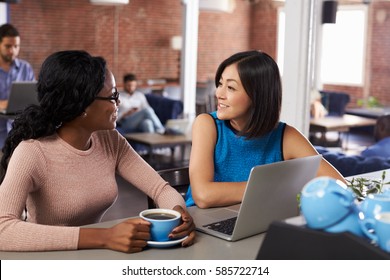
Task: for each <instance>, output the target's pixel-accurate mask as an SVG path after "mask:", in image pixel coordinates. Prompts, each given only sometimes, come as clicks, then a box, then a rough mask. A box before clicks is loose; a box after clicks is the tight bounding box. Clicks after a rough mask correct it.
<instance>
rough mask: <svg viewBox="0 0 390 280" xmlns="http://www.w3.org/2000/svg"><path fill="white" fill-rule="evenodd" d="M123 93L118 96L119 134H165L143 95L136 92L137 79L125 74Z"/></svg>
mask: <svg viewBox="0 0 390 280" xmlns="http://www.w3.org/2000/svg"><path fill="white" fill-rule="evenodd" d="M123 87H124V91H123V92H121V95H120V101H121V102H120V104H119V115H118V130H119V131H120V132H121V133H131V132H149V133H155V132H157V133H161V134H163V133H164V132H165V128H164V126H163V124H162V123H161V121H160V119H159V118H158V116H157V115H156V113H155V112H154V110H153V108H152V107H151V106H150V105H149V103H148V101H147V100H146V97H145V95H144V94H143V93H142V92H140V91H137V77H136V76H135V75H134V74H132V73H129V74H126V75H125V76H124V77H123Z"/></svg>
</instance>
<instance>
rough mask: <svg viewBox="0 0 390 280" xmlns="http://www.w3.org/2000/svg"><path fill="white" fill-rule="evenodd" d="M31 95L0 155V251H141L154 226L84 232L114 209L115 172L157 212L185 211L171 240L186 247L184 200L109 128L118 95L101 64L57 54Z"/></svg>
mask: <svg viewBox="0 0 390 280" xmlns="http://www.w3.org/2000/svg"><path fill="white" fill-rule="evenodd" d="M37 89H38V100H39V105H30V106H29V107H27V108H26V109H25V110H24V111H23V112H22V113H21V114H20V116H19V117H18V118H17V119H15V122H14V123H13V128H12V130H11V131H10V133H9V135H8V137H7V139H6V142H5V146H4V148H3V155H2V158H1V169H2V170H3V171H4V172H3V174H4V176H3V177H1V178H0V183H1V188H0V251H53V250H76V249H93V248H95V249H103V248H104V249H111V250H116V251H120V252H127V253H132V252H139V251H142V250H143V249H144V248H145V247H146V245H147V240H148V239H149V238H150V223H149V222H146V221H144V220H142V219H140V218H131V219H126V220H124V221H121V222H119V223H117V224H116V225H114V226H112V227H111V228H93V227H89V226H87V227H81V226H82V225H88V224H93V223H98V222H100V220H101V218H102V216H103V215H104V213H105V212H106V211H107V209H108V208H109V207H110V206H111V205H112V204H113V203H114V202H115V200H116V198H117V196H118V186H117V183H116V179H115V178H116V177H115V175H116V174H118V175H120V176H121V177H123V179H125V180H126V181H127V182H129V183H131V184H132V185H134V186H135V187H136V188H138V189H140V190H141V191H143V192H144V193H145V194H146V195H148V196H150V197H151V198H152V199H153V200H154V201H156V202H157V204H158V205H159V206H160V207H161V208H170V209H175V210H178V211H179V212H180V213H182V221H183V223H182V224H181V225H179V226H178V227H176V229H174V230H173V231H172V233H171V234H170V236H171V237H172V238H182V237H184V236H187V235H189V238H187V239H186V240H184V241H183V242H182V246H189V245H191V244H192V243H193V241H194V238H195V232H194V229H195V225H194V223H193V222H192V219H191V216H190V215H189V214H188V212H187V211H186V209H185V206H184V205H185V203H184V200H183V198H182V196H181V195H180V194H179V193H178V192H177V191H176V190H175V189H173V188H172V187H171V186H169V184H168V183H167V182H166V181H164V180H163V179H162V178H161V177H160V176H159V175H158V174H157V172H156V171H155V170H153V169H152V168H151V167H150V165H148V164H147V163H146V162H145V161H144V160H143V159H142V158H141V157H139V156H138V154H137V153H136V152H135V151H134V150H133V148H132V147H131V146H130V145H129V143H128V142H127V141H126V139H124V138H123V137H122V136H121V135H120V134H119V133H118V131H116V130H115V127H116V119H117V111H118V109H117V106H118V104H119V102H120V101H119V93H118V92H117V90H116V83H115V78H114V76H113V74H112V72H111V71H110V70H109V69H108V68H107V64H106V61H105V60H104V59H103V58H102V57H92V56H91V55H89V54H88V53H86V52H84V51H61V52H57V53H54V54H52V55H50V56H49V57H48V58H47V59H46V60H45V61H44V62H43V64H42V67H41V70H40V73H39V79H38V84H37ZM53 89H55V90H53ZM24 209H26V213H27V215H26V216H25V217H23V218H24V220H22V213H23V212H24V211H23V210H24Z"/></svg>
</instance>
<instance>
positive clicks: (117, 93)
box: [95, 87, 119, 102]
mask: <svg viewBox="0 0 390 280" xmlns="http://www.w3.org/2000/svg"><path fill="white" fill-rule="evenodd" d="M114 90H115V91H114V93H113V94H112V95H111V96H107V97H103V96H96V97H95V99H99V100H108V101H111V100H114V101H115V102H118V99H119V92H118V90H117V89H116V87H114Z"/></svg>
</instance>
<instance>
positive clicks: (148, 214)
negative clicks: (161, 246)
mask: <svg viewBox="0 0 390 280" xmlns="http://www.w3.org/2000/svg"><path fill="white" fill-rule="evenodd" d="M139 216H140V217H141V218H142V219H144V220H146V221H148V222H150V223H151V226H150V237H151V238H150V239H151V241H158V242H163V241H169V240H170V239H169V237H168V235H169V234H170V233H171V232H172V230H173V229H174V228H175V227H177V226H178V225H179V224H180V222H181V214H180V213H179V212H177V211H175V210H171V209H163V208H156V209H147V210H144V211H142V212H141V213H140V214H139Z"/></svg>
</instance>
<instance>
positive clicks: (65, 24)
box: [10, 0, 390, 106]
mask: <svg viewBox="0 0 390 280" xmlns="http://www.w3.org/2000/svg"><path fill="white" fill-rule="evenodd" d="M236 3H237V6H236V9H235V11H234V12H233V13H215V12H205V11H201V12H200V14H199V40H198V44H199V46H198V49H199V56H198V77H197V78H198V80H199V81H205V80H207V79H210V78H211V79H212V78H213V77H214V74H215V70H216V68H217V67H218V65H219V63H220V62H221V61H222V60H223V59H225V58H226V57H227V56H229V55H231V54H232V53H235V52H237V51H242V50H247V49H261V50H263V51H265V52H267V53H269V54H270V55H271V56H273V57H274V58H276V37H277V34H276V33H277V31H276V30H277V28H276V26H277V18H276V14H277V10H276V8H275V7H274V4H272V3H270V2H269V1H266V0H264V1H260V2H259V3H258V4H256V5H251V4H249V2H248V1H244V0H237V1H236ZM370 8H371V9H373V12H372V13H371V14H372V16H371V18H370V23H372V25H371V26H372V27H371V32H372V33H371V42H370V44H371V54H370V56H368V58H370V57H371V59H370V63H368V64H367V65H368V67H369V70H370V72H369V73H371V74H370V83H369V85H368V86H369V89H368V91H369V93H370V94H371V95H372V96H375V97H377V98H378V99H379V100H380V101H381V102H382V103H384V104H387V105H388V106H390V94H389V90H390V84H389V82H388V80H389V77H390V66H389V65H390V52H389V51H388V50H389V48H390V46H389V45H390V32H389V30H390V2H373V3H372V4H371V5H370ZM10 12H11V23H13V24H14V25H15V26H17V27H18V29H19V30H20V32H21V37H22V48H21V53H20V57H21V58H25V59H27V60H28V61H30V62H31V63H32V65H33V67H34V69H35V72H36V73H38V71H39V68H40V65H41V63H42V61H43V60H44V58H45V57H47V56H48V55H49V54H50V53H52V52H54V51H58V50H64V49H85V50H86V51H88V52H90V53H92V54H93V55H101V56H104V57H105V58H106V59H107V61H108V64H109V67H110V68H111V69H112V71H113V72H114V75H115V76H116V79H117V83H118V85H119V86H121V85H122V76H123V74H125V73H126V72H135V73H136V74H137V75H138V77H139V78H140V79H141V80H143V79H148V78H159V77H165V78H170V79H178V78H179V61H178V58H179V52H178V51H175V50H172V49H171V47H170V39H171V37H172V36H175V35H180V34H181V30H182V5H181V1H180V0H130V4H129V5H125V6H118V7H112V6H94V5H91V4H90V3H89V0H56V1H53V0H29V1H22V2H21V3H20V4H15V5H10ZM378 12H379V14H381V15H378ZM383 14H384V15H385V16H384V17H383ZM383 18H384V19H383ZM116 38H117V40H116ZM325 88H326V89H334V90H343V91H346V92H349V93H350V94H351V96H352V100H353V102H354V101H355V100H357V99H359V98H362V97H363V92H364V90H363V88H361V87H349V86H334V85H326V86H325ZM351 104H352V103H351ZM353 104H355V103H353Z"/></svg>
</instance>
